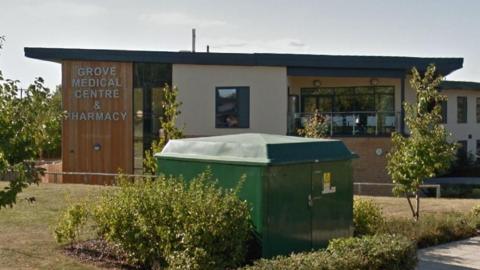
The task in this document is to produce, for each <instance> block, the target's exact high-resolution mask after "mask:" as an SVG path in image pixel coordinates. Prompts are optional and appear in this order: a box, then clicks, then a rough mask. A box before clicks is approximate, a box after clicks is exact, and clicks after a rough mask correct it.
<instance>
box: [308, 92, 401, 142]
mask: <svg viewBox="0 0 480 270" xmlns="http://www.w3.org/2000/svg"><path fill="white" fill-rule="evenodd" d="M301 94H302V96H301V108H302V113H303V116H302V117H303V119H300V122H301V123H303V122H305V119H306V118H307V117H308V114H311V113H313V112H314V111H315V110H316V109H318V111H319V112H320V113H321V114H324V115H325V116H326V117H327V119H329V121H330V128H331V134H333V135H379V134H390V133H391V132H392V131H394V130H395V126H396V115H395V87H394V86H358V87H322V88H304V89H302V90H301Z"/></svg>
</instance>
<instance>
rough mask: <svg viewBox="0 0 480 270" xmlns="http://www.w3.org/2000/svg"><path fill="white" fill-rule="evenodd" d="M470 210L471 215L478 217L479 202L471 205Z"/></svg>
mask: <svg viewBox="0 0 480 270" xmlns="http://www.w3.org/2000/svg"><path fill="white" fill-rule="evenodd" d="M470 212H471V214H472V216H474V217H480V204H479V205H476V206H474V207H472V210H471V211H470Z"/></svg>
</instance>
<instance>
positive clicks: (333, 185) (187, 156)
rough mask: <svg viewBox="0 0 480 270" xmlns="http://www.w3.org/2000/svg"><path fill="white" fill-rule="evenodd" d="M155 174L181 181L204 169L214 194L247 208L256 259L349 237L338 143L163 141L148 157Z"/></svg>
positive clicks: (344, 166) (347, 188) (348, 199)
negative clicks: (231, 194) (258, 250)
mask: <svg viewBox="0 0 480 270" xmlns="http://www.w3.org/2000/svg"><path fill="white" fill-rule="evenodd" d="M155 157H156V159H157V163H158V168H159V169H158V174H164V175H174V176H179V175H182V176H183V178H184V179H185V180H186V181H188V180H191V179H192V178H193V177H195V176H196V175H198V174H199V173H201V172H203V171H205V170H206V168H207V167H210V169H211V171H212V173H213V175H214V177H215V178H217V179H218V183H219V185H220V186H222V187H225V188H233V187H235V186H236V185H237V183H238V181H239V180H240V178H241V177H242V175H246V181H245V183H244V185H243V187H242V189H241V191H240V193H239V196H240V197H241V198H242V199H245V200H247V201H248V202H249V203H250V205H251V207H252V213H251V214H252V220H253V223H254V225H255V229H256V231H257V233H258V235H259V237H260V242H261V245H262V256H263V257H272V256H275V255H286V254H290V253H292V252H300V251H308V250H311V249H318V248H323V247H326V246H327V244H328V241H329V240H330V239H332V238H337V237H345V236H351V235H352V231H353V230H352V211H353V183H352V165H351V161H352V159H353V158H355V157H357V156H356V155H355V154H353V153H351V152H350V151H349V150H348V149H347V147H346V146H345V145H344V144H343V142H342V141H340V140H330V139H308V138H301V137H292V136H279V135H269V134H238V135H226V136H215V137H202V138H189V139H180V140H171V141H170V142H168V144H167V145H166V146H165V148H164V149H163V151H162V152H161V153H158V154H156V155H155Z"/></svg>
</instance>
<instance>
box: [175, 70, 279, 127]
mask: <svg viewBox="0 0 480 270" xmlns="http://www.w3.org/2000/svg"><path fill="white" fill-rule="evenodd" d="M172 76H173V78H172V83H173V85H175V86H177V87H178V89H179V100H180V101H182V102H183V105H182V107H181V111H182V113H181V115H180V117H179V120H178V122H177V123H178V124H179V125H180V126H181V125H182V124H183V123H185V134H186V135H187V136H208V135H223V134H234V133H244V132H259V133H271V134H283V135H284V134H286V133H287V70H286V68H285V67H262V66H210V65H181V64H174V65H173V74H172ZM221 86H232V87H233V86H248V87H250V128H231V129H227V128H215V89H216V87H221Z"/></svg>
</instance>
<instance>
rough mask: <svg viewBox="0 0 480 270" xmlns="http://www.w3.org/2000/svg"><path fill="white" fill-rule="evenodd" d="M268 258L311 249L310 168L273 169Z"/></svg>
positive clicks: (270, 190)
mask: <svg viewBox="0 0 480 270" xmlns="http://www.w3.org/2000/svg"><path fill="white" fill-rule="evenodd" d="M267 178H268V182H267V185H268V187H267V190H268V192H267V195H266V197H267V199H268V203H267V205H268V208H267V211H266V215H267V218H266V219H267V220H266V222H267V224H268V225H267V226H266V227H267V232H266V234H265V236H267V237H266V238H265V237H264V239H263V240H264V244H265V245H266V246H264V252H265V254H264V256H265V257H271V256H275V255H288V254H290V253H292V252H301V251H309V250H310V249H311V243H312V239H311V209H310V207H309V206H308V195H309V194H310V186H311V183H310V178H311V175H310V165H309V164H302V165H289V166H278V167H273V168H269V174H268V176H267Z"/></svg>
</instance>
